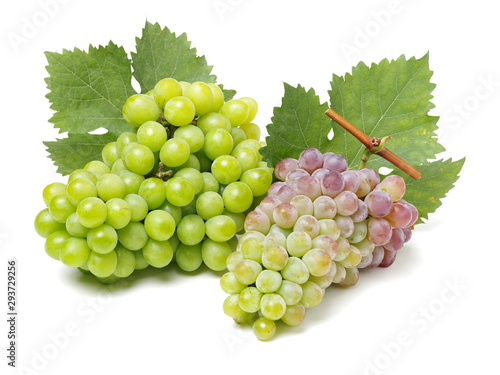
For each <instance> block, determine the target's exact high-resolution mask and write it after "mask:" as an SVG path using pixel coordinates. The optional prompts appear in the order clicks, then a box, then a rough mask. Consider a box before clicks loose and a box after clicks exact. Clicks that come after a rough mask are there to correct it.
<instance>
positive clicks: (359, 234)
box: [347, 221, 368, 245]
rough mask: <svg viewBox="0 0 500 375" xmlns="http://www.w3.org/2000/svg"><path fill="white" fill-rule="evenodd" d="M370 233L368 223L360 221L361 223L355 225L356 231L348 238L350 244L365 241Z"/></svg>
mask: <svg viewBox="0 0 500 375" xmlns="http://www.w3.org/2000/svg"><path fill="white" fill-rule="evenodd" d="M367 232H368V228H367V224H366V221H360V222H359V223H354V231H353V232H352V234H351V235H350V236H349V237H347V239H348V240H349V242H350V243H353V244H356V245H357V244H358V242H361V241H363V240H364V239H365V237H366V234H367Z"/></svg>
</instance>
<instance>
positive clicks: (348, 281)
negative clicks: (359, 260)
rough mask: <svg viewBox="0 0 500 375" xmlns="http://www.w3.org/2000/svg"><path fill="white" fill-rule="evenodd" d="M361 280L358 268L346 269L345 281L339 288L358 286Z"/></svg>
mask: <svg viewBox="0 0 500 375" xmlns="http://www.w3.org/2000/svg"><path fill="white" fill-rule="evenodd" d="M358 280H359V270H358V268H357V267H352V268H346V269H345V279H344V280H343V281H341V282H340V283H339V286H341V287H344V288H347V287H351V286H354V285H356V283H357V282H358Z"/></svg>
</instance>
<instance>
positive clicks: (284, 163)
mask: <svg viewBox="0 0 500 375" xmlns="http://www.w3.org/2000/svg"><path fill="white" fill-rule="evenodd" d="M297 168H299V161H298V160H297V159H293V158H285V159H283V160H280V161H279V162H277V163H276V165H275V166H274V177H276V178H277V179H278V180H281V181H285V180H286V176H287V174H288V172H290V171H291V170H293V169H297Z"/></svg>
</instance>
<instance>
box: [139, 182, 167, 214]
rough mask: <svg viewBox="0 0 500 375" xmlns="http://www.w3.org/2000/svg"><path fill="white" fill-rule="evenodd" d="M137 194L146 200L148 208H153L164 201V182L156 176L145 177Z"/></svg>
mask: <svg viewBox="0 0 500 375" xmlns="http://www.w3.org/2000/svg"><path fill="white" fill-rule="evenodd" d="M138 194H139V195H140V196H141V197H142V198H143V199H144V200H145V201H146V203H147V204H148V209H149V210H154V209H156V208H158V207H160V206H161V204H162V203H163V201H165V184H164V183H163V181H162V180H160V179H159V178H156V177H150V178H147V179H145V180H144V181H143V182H142V184H141V186H140V187H139V192H138Z"/></svg>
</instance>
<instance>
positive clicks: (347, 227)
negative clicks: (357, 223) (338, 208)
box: [333, 215, 354, 238]
mask: <svg viewBox="0 0 500 375" xmlns="http://www.w3.org/2000/svg"><path fill="white" fill-rule="evenodd" d="M333 220H335V221H336V222H337V224H338V225H339V228H340V235H341V236H342V237H344V238H347V237H349V236H350V235H351V234H353V232H354V221H352V219H351V217H350V216H342V215H337V216H335V217H334V219H333Z"/></svg>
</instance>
